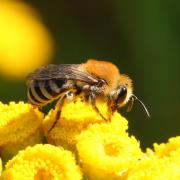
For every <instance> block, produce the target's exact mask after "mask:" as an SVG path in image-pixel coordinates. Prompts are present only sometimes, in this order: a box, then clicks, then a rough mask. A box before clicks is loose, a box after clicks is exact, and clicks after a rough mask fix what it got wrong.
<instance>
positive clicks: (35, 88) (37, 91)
mask: <svg viewBox="0 0 180 180" xmlns="http://www.w3.org/2000/svg"><path fill="white" fill-rule="evenodd" d="M31 90H32V94H33V96H34V97H35V98H36V99H37V100H38V101H40V102H44V101H47V100H49V99H48V98H47V97H46V96H45V95H43V93H42V91H41V89H40V87H39V85H37V86H31Z"/></svg>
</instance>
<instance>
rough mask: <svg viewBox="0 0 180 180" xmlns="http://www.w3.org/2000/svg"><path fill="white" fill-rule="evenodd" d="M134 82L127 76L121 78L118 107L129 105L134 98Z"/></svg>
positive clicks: (118, 90)
mask: <svg viewBox="0 0 180 180" xmlns="http://www.w3.org/2000/svg"><path fill="white" fill-rule="evenodd" d="M132 91H133V87H132V81H131V79H130V78H129V77H128V76H127V75H121V76H120V83H119V86H118V89H117V100H116V102H117V106H118V107H122V106H124V105H126V104H127V102H128V101H129V99H130V97H131V96H132Z"/></svg>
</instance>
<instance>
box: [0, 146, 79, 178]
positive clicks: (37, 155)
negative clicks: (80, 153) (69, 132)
mask: <svg viewBox="0 0 180 180" xmlns="http://www.w3.org/2000/svg"><path fill="white" fill-rule="evenodd" d="M2 176H3V178H4V179H8V180H20V179H29V180H34V179H37V180H40V179H43V180H60V179H63V180H80V179H82V174H81V171H80V168H79V167H78V166H77V165H76V162H75V158H74V156H73V154H72V153H71V152H70V151H67V150H64V149H63V148H61V147H55V146H53V145H49V144H45V145H42V144H38V145H35V146H34V147H28V148H26V149H25V150H23V151H20V152H19V153H18V154H17V155H16V156H15V157H14V158H13V159H12V160H10V161H9V162H8V163H7V165H6V169H5V171H4V173H3V175H2Z"/></svg>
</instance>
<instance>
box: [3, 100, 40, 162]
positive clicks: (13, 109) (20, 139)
mask: <svg viewBox="0 0 180 180" xmlns="http://www.w3.org/2000/svg"><path fill="white" fill-rule="evenodd" d="M42 121H43V114H42V113H41V112H40V111H39V110H38V109H34V108H33V107H32V106H31V105H30V104H26V103H23V102H19V103H15V102H10V103H9V105H7V104H2V103H0V153H1V156H2V158H3V159H6V160H7V159H8V158H9V157H11V156H12V155H14V154H16V152H17V151H18V150H19V149H22V148H23V147H25V146H27V145H33V144H36V143H40V142H42V138H43V134H42Z"/></svg>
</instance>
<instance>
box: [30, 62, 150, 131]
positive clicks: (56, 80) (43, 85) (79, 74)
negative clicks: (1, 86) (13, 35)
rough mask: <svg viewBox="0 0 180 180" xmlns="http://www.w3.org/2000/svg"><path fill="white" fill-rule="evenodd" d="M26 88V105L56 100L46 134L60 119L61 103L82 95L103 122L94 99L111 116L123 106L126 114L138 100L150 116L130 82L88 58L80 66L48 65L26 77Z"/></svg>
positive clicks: (109, 66)
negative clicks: (125, 108)
mask: <svg viewBox="0 0 180 180" xmlns="http://www.w3.org/2000/svg"><path fill="white" fill-rule="evenodd" d="M27 86H28V99H29V102H30V103H31V104H32V105H34V106H38V107H42V106H45V105H47V104H48V103H50V102H52V101H53V100H55V99H59V100H58V102H57V106H58V111H57V115H56V119H55V121H54V124H53V125H52V127H51V128H50V130H49V131H51V130H52V129H53V128H54V127H55V125H56V123H57V121H58V119H59V118H60V114H61V108H62V106H63V103H64V100H65V99H66V98H67V99H72V98H73V97H75V96H76V95H77V94H79V93H81V92H82V93H83V94H84V96H85V97H86V98H85V99H86V100H87V102H88V103H90V104H91V105H92V107H93V108H94V110H95V111H97V112H98V113H99V114H100V115H101V117H102V118H103V119H105V118H104V117H103V115H102V114H101V113H100V112H99V110H98V108H97V106H96V100H97V99H100V100H102V101H105V102H107V105H108V111H109V112H110V113H109V114H110V115H112V114H113V113H114V112H115V111H116V110H117V109H119V108H121V107H123V106H125V105H126V104H127V105H128V108H127V111H130V110H131V109H132V107H133V103H134V101H135V100H137V101H138V102H139V103H140V105H141V106H142V108H143V110H144V111H145V113H146V115H147V116H148V117H150V114H149V112H148V110H147V108H146V106H145V105H144V103H143V102H142V101H141V100H140V99H139V98H137V96H135V95H134V94H133V85H132V80H131V79H130V78H129V77H128V76H127V75H125V74H121V73H120V72H119V69H118V68H117V67H116V65H114V64H112V63H111V62H108V61H98V60H94V59H89V60H87V62H86V63H82V64H61V65H55V64H50V65H47V66H44V67H41V68H39V69H37V70H35V71H34V72H32V73H31V74H29V75H28V77H27Z"/></svg>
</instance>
